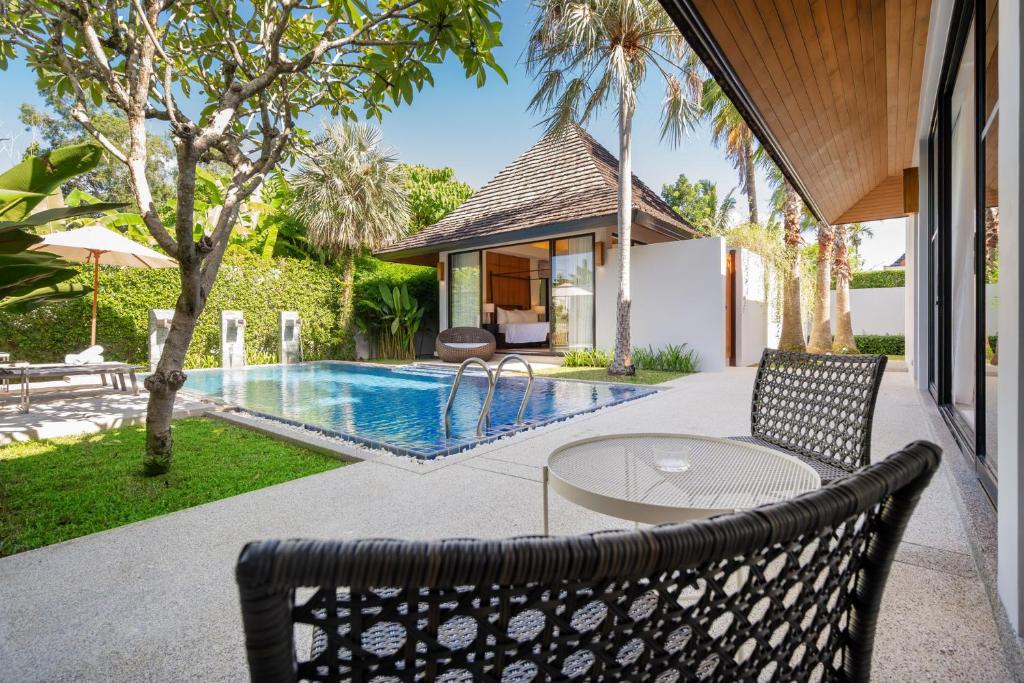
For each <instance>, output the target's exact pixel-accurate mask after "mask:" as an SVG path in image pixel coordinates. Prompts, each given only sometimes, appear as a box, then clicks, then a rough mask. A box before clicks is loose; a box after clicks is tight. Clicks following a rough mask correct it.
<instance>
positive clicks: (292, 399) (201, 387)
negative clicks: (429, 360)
mask: <svg viewBox="0 0 1024 683" xmlns="http://www.w3.org/2000/svg"><path fill="white" fill-rule="evenodd" d="M454 379H455V372H454V371H453V370H449V369H447V368H442V367H436V366H418V365H403V366H384V365H371V364H363V363H346V362H341V361H317V362H309V363H297V364H293V365H259V366H252V367H248V368H237V369H219V368H218V369H211V370H192V371H189V373H188V382H187V383H186V384H185V390H186V391H190V392H193V393H196V394H200V395H203V396H207V397H210V398H214V399H218V400H221V401H224V402H225V403H228V404H230V405H233V406H237V407H238V408H241V409H243V410H246V411H248V412H251V413H254V414H257V415H261V416H264V417H270V418H276V419H279V420H283V421H286V422H288V423H291V424H293V425H298V426H302V427H306V428H308V429H312V430H315V431H320V432H323V433H326V434H329V435H333V436H341V437H344V438H347V439H352V440H354V441H358V442H360V443H363V444H366V445H368V446H372V447H375V448H384V449H387V450H389V451H392V452H394V453H398V454H401V455H410V456H413V457H417V458H424V459H430V458H436V457H438V456H441V455H449V454H451V453H456V452H458V451H461V450H464V449H466V448H470V447H472V446H475V445H477V444H479V443H483V442H485V441H490V440H494V439H497V438H500V437H501V436H504V435H506V434H511V433H513V432H516V431H520V430H522V429H527V428H530V427H538V426H540V425H544V424H548V423H551V422H554V421H557V420H562V419H565V418H567V417H571V416H573V415H579V414H580V413H586V412H590V411H593V410H597V409H598V408H603V407H605V406H610V405H615V404H617V403H622V402H623V401H629V400H632V399H635V398H639V397H641V396H646V395H648V394H651V393H654V392H655V391H656V390H654V389H651V388H649V387H640V386H630V385H622V384H602V383H598V382H577V381H566V380H554V379H546V378H542V377H537V378H536V379H535V380H534V383H533V391H532V392H531V394H530V400H529V403H528V404H527V407H526V413H525V415H524V424H523V425H516V423H515V422H516V414H517V413H518V412H519V404H520V402H521V401H522V398H523V392H524V391H525V390H526V378H525V377H517V376H513V375H508V374H503V375H502V377H501V381H500V382H499V383H498V387H497V389H496V390H495V394H494V400H493V402H492V404H491V424H490V427H489V428H488V429H487V430H486V432H485V434H484V436H483V437H477V436H476V420H477V416H478V415H479V414H480V408H481V406H482V405H483V401H484V397H485V396H486V395H487V378H486V376H485V375H484V374H483V373H482V372H480V371H467V372H466V374H465V375H463V377H462V384H461V385H460V387H459V392H458V395H457V396H456V399H455V403H454V405H453V406H452V428H451V436H450V437H448V438H446V437H445V433H444V407H445V403H446V402H447V401H448V394H449V392H450V391H451V388H452V383H453V381H454Z"/></svg>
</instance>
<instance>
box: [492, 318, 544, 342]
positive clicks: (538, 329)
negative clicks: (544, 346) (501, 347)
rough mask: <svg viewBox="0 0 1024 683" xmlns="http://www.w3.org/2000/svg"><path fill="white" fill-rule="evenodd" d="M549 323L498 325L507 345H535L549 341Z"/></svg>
mask: <svg viewBox="0 0 1024 683" xmlns="http://www.w3.org/2000/svg"><path fill="white" fill-rule="evenodd" d="M549 329H550V328H549V325H548V323H506V324H504V325H498V331H499V332H501V333H502V334H504V335H505V343H506V344H535V343H537V342H543V341H547V338H548V330H549Z"/></svg>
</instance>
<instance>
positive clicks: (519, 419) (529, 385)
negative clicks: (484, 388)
mask: <svg viewBox="0 0 1024 683" xmlns="http://www.w3.org/2000/svg"><path fill="white" fill-rule="evenodd" d="M510 360H517V361H519V362H520V363H522V364H523V365H524V366H525V367H526V373H527V374H528V375H529V376H530V378H529V379H528V380H526V392H525V393H524V394H523V401H522V403H520V404H519V413H518V414H517V415H516V424H517V425H521V424H523V415H525V414H526V402H527V401H529V400H530V392H531V391H532V390H533V366H531V365H530V362H529V361H528V360H526V359H525V358H523V357H522V356H520V355H519V354H518V353H510V354H509V355H507V356H505V357H504V358H502V359H501V362H500V363H498V367H496V368H495V369H494V382H493V383H492V384H491V390H490V391H488V392H487V398H486V399H485V400H484V410H485V411H487V419H488V420H490V412H491V400H492V399H493V398H494V390H495V388H497V386H498V378H499V377H501V370H502V368H504V367H505V363H507V362H509V361H510Z"/></svg>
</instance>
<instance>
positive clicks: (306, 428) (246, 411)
mask: <svg viewBox="0 0 1024 683" xmlns="http://www.w3.org/2000/svg"><path fill="white" fill-rule="evenodd" d="M305 363H335V364H344V365H360V366H372V367H383V368H389V369H390V368H402V367H412V366H414V365H419V366H420V367H427V368H436V369H438V370H441V371H444V372H447V371H449V368H446V367H444V366H435V365H431V364H427V363H423V364H418V363H415V362H413V363H408V364H401V365H389V364H384V363H367V362H360V361H344V360H318V361H303V363H302V364H305ZM299 364H300V363H267V364H264V365H246V366H243V367H241V368H196V369H195V370H190V371H189V372H193V371H199V372H202V371H210V370H222V371H223V370H244V369H248V368H268V367H278V366H280V367H283V366H285V365H299ZM450 370H451V372H452V374H454V372H455V371H456V368H451V369H450ZM523 374H524V375H525V373H523ZM537 378H538V379H543V380H546V381H550V382H576V383H583V384H599V385H611V386H620V387H629V388H630V389H633V390H635V391H636V393H635V394H634V395H632V396H629V397H627V398H620V399H617V400H613V401H610V402H608V403H603V404H601V405H598V406H592V407H591V408H588V409H586V410H581V411H577V412H574V413H570V414H568V415H562V416H558V417H553V418H551V419H547V420H541V421H537V422H525V423H524V424H523V425H521V426H518V425H513V426H512V427H511V428H505V429H501V430H500V431H497V432H495V433H492V434H487V435H485V436H483V437H479V438H470V439H468V440H464V441H460V442H459V443H458V444H455V445H452V446H450V447H448V448H444V449H441V450H438V451H431V452H430V453H429V454H425V453H423V452H422V451H416V450H415V449H410V448H405V447H402V446H395V445H392V444H388V443H384V442H382V441H376V440H374V439H368V438H365V437H361V436H356V435H354V434H349V433H347V432H341V431H338V430H333V429H330V428H327V427H320V426H317V425H313V424H310V423H307V422H301V421H299V420H294V419H291V418H286V417H280V416H278V415H271V414H270V413H264V412H261V411H258V410H252V409H250V408H246V407H244V406H239V405H236V404H233V403H230V402H228V401H225V400H223V399H220V398H216V397H213V396H210V395H208V394H202V393H199V392H192V391H189V390H187V389H184V388H183V389H182V390H181V392H180V393H182V394H185V395H187V396H188V397H190V398H194V399H197V400H200V401H205V402H208V403H211V404H213V405H215V406H218V407H219V410H214V411H210V414H211V415H213V416H215V417H219V418H221V419H225V420H226V421H229V422H233V423H235V424H239V425H241V426H246V427H249V428H251V429H255V430H257V431H261V432H264V433H266V434H268V435H270V436H276V437H279V438H282V439H284V440H290V441H292V442H294V443H298V444H300V445H305V446H308V447H310V448H313V449H315V450H319V451H325V452H330V453H333V454H336V455H341V456H343V457H345V458H346V459H355V460H367V459H372V458H364V457H360V456H359V455H356V454H354V453H352V452H349V451H345V450H342V449H340V448H336V447H332V444H338V445H340V443H345V444H347V445H349V446H351V447H353V448H356V449H359V450H367V451H370V452H371V453H372V452H373V451H377V452H381V453H387V454H388V455H392V456H397V457H399V458H406V459H409V460H411V461H414V462H417V463H426V464H428V463H434V462H436V461H438V460H440V459H442V458H449V457H450V456H453V455H457V454H460V453H465V452H466V451H470V450H473V449H475V448H477V447H479V446H485V445H488V444H492V443H495V442H497V441H500V440H502V439H505V438H509V437H513V436H516V435H518V434H523V433H526V432H530V431H533V430H536V429H541V428H543V427H548V426H550V425H553V424H557V423H559V422H564V421H566V420H570V419H572V418H574V417H580V416H583V415H590V414H593V413H595V412H598V411H601V410H604V409H607V408H614V407H616V406H619V405H622V404H625V403H630V402H632V401H636V400H639V399H642V398H647V397H650V396H654V395H657V394H658V393H660V392H662V391H663V389H659V388H657V386H656V385H646V384H643V385H641V384H631V383H628V382H602V381H600V380H584V379H573V378H559V377H544V376H543V375H539V376H538V377H537ZM228 416H231V417H228ZM240 416H246V417H249V418H251V419H249V420H239V419H237V418H238V417H240ZM233 418H234V419H233ZM266 422H271V423H273V422H276V423H279V424H282V425H284V426H286V427H288V428H290V429H289V430H287V431H286V430H272V429H269V427H270V425H268V424H266ZM303 432H305V433H306V435H309V436H313V437H317V438H316V439H315V440H308V439H301V438H300V434H302V433H303ZM339 442H340V443H339Z"/></svg>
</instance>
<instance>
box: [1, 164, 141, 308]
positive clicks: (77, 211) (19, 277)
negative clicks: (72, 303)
mask: <svg viewBox="0 0 1024 683" xmlns="http://www.w3.org/2000/svg"><path fill="white" fill-rule="evenodd" d="M101 155H102V150H101V149H100V148H99V147H98V146H96V145H92V144H81V145H71V146H69V147H62V148H60V149H56V150H53V151H52V152H50V153H48V154H44V155H40V156H30V157H28V158H26V159H25V160H24V161H22V162H21V163H20V164H17V165H16V166H14V167H13V168H10V169H8V170H7V171H5V172H4V173H2V174H0V309H7V310H8V311H12V312H18V313H26V312H28V311H31V310H33V309H35V308H37V307H39V306H41V305H43V304H46V303H51V302H54V301H66V300H68V299H74V298H77V297H80V296H83V295H84V294H87V293H89V292H91V291H92V289H91V288H90V287H86V286H83V285H81V284H77V283H68V282H67V281H68V280H70V279H71V278H73V277H74V276H75V274H76V272H77V271H76V270H75V269H74V268H73V267H72V266H71V264H69V263H67V262H66V261H64V260H63V259H61V258H58V257H57V256H54V255H53V254H48V253H46V252H40V251H29V248H30V247H32V246H33V245H35V244H38V243H39V242H41V241H42V238H41V237H39V236H38V235H37V234H35V233H36V231H37V230H38V229H39V228H41V227H43V226H46V225H48V224H50V223H52V222H55V221H61V220H67V219H71V218H76V217H78V216H85V215H95V214H96V213H97V212H102V211H106V210H109V209H116V208H118V207H120V206H121V205H120V204H105V203H100V202H96V203H92V204H88V205H82V206H77V207H57V208H52V209H46V210H43V211H39V212H38V213H34V214H33V213H32V211H33V210H34V209H36V208H37V207H38V206H39V205H40V204H41V203H42V202H43V201H44V200H46V199H47V198H48V197H49V196H50V195H51V193H53V192H54V191H56V190H57V189H58V188H59V187H60V185H61V183H64V182H66V181H68V180H70V179H72V178H74V177H76V176H78V175H81V174H82V173H86V172H88V171H89V170H90V169H92V168H95V167H96V164H97V163H99V160H100V157H101Z"/></svg>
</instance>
